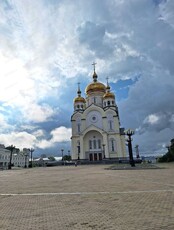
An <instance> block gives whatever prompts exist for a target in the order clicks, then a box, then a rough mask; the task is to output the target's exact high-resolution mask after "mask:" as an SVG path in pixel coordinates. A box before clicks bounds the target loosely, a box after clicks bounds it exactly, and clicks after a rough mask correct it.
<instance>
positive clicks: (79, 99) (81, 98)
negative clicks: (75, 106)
mask: <svg viewBox="0 0 174 230" xmlns="http://www.w3.org/2000/svg"><path fill="white" fill-rule="evenodd" d="M76 102H82V103H85V102H86V101H85V99H84V98H83V97H76V98H75V99H74V103H76Z"/></svg>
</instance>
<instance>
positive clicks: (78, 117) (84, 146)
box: [71, 63, 126, 161]
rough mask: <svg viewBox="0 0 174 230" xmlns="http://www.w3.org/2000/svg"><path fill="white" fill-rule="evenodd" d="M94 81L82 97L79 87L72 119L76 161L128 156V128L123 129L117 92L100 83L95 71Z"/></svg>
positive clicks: (72, 145)
mask: <svg viewBox="0 0 174 230" xmlns="http://www.w3.org/2000/svg"><path fill="white" fill-rule="evenodd" d="M95 64H96V63H93V65H94V73H93V76H92V77H93V82H92V83H90V84H89V85H88V86H87V87H86V89H85V94H86V97H85V98H84V97H82V95H81V90H80V84H78V90H77V97H76V98H75V99H74V112H73V115H72V116H71V124H72V137H71V151H72V160H80V161H104V160H118V159H120V158H125V157H126V146H125V135H124V129H123V128H120V119H119V113H118V107H117V104H116V100H115V95H114V93H112V92H111V90H110V86H109V82H108V79H107V84H106V85H104V84H103V83H101V82H99V81H98V76H97V74H96V71H95Z"/></svg>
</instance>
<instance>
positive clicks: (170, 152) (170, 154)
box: [158, 139, 174, 162]
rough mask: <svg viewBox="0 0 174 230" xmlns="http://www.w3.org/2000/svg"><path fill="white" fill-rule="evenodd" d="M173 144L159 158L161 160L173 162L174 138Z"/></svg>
mask: <svg viewBox="0 0 174 230" xmlns="http://www.w3.org/2000/svg"><path fill="white" fill-rule="evenodd" d="M170 142H171V145H170V146H169V147H168V151H167V153H166V154H165V155H164V156H162V157H160V158H159V160H158V161H159V162H171V161H174V139H172V140H171V141H170Z"/></svg>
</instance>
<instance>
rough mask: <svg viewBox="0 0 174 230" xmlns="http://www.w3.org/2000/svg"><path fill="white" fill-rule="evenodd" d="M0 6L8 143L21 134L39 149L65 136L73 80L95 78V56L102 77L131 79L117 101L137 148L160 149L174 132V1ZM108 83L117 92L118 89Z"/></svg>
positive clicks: (0, 116) (0, 89) (1, 93)
mask: <svg viewBox="0 0 174 230" xmlns="http://www.w3.org/2000/svg"><path fill="white" fill-rule="evenodd" d="M0 5H1V7H0V30H1V37H0V50H1V52H0V65H1V82H2V83H1V84H0V108H1V110H0V123H1V124H2V129H1V130H2V135H5V136H6V135H7V139H8V138H9V140H10V142H13V141H15V140H16V141H17V139H15V138H14V139H13V138H12V136H11V135H12V134H13V136H17V135H19V137H20V135H21V133H23V134H24V137H26V138H25V139H24V141H28V142H29V145H31V144H33V145H35V146H38V148H39V147H42V149H44V148H48V147H50V148H51V146H54V144H55V143H57V142H58V143H61V141H62V143H63V141H67V140H68V138H69V136H70V129H69V128H65V127H64V126H66V127H70V125H71V124H70V122H69V120H70V119H68V117H69V118H70V116H71V115H72V112H73V105H72V103H73V97H75V96H76V91H77V84H76V83H77V82H78V81H80V82H81V88H82V89H84V88H85V86H86V85H85V84H88V82H90V81H91V80H92V79H91V75H92V66H91V63H92V62H93V61H96V62H97V67H96V71H97V74H98V76H99V81H102V82H106V80H105V78H106V77H107V76H109V82H110V84H112V83H116V82H119V81H122V80H123V81H125V80H127V81H129V80H130V81H132V82H133V84H131V85H129V87H128V89H127V91H126V96H125V97H122V98H124V99H122V100H121V101H119V100H118V101H117V103H118V107H119V111H120V118H121V123H122V125H123V126H125V128H129V127H130V126H132V127H130V128H134V129H135V130H138V131H137V132H136V135H135V137H134V139H136V140H137V141H138V143H137V144H139V145H140V148H141V149H142V150H143V149H144V150H145V151H146V150H147V147H148V149H153V150H154V151H156V150H158V149H159V150H160V149H161V148H163V147H161V146H164V143H165V142H168V141H169V140H168V139H170V138H172V135H173V134H172V131H173V128H174V125H173V121H174V119H173V114H174V112H173V111H174V105H173V100H172V95H173V91H174V83H173V75H174V65H173V60H174V44H173V41H174V18H173V10H174V3H173V1H172V0H168V1H165V0H151V1H146V0H141V1H139V0H131V1H126V0H111V1H105V0H96V1H95V2H94V1H93V0H89V1H85V0H82V1H81V0H74V1H73V2H72V1H71V0H61V1H53V0H52V1H42V0H37V1H34V0H30V1H29V0H26V1H25V2H24V1H17V0H14V1H1V3H0ZM113 85H114V86H115V85H116V84H113ZM125 87H126V86H125ZM112 90H113V91H114V92H116V98H117V88H113V89H112ZM71 106H72V107H71ZM70 107H71V108H72V109H71V108H70ZM65 113H66V114H65ZM63 114H65V116H63ZM62 117H63V118H62ZM57 124H58V125H57ZM27 127H28V128H27ZM29 127H30V128H29ZM55 127H57V128H55ZM62 127H64V128H62ZM36 129H38V130H40V131H38V132H37V130H36ZM41 130H42V131H41ZM8 132H11V133H10V134H8ZM154 134H155V138H151V139H150V136H153V135H154ZM8 135H9V136H8ZM30 135H31V136H30ZM5 136H3V139H2V140H4V141H5V143H7V139H6V137H5ZM145 140H146V141H145ZM13 143H14V142H13ZM16 143H17V144H18V143H19V142H18V141H17V142H16ZM26 143H27V142H26ZM10 144H11V143H10ZM17 144H15V145H17ZM141 145H142V147H141Z"/></svg>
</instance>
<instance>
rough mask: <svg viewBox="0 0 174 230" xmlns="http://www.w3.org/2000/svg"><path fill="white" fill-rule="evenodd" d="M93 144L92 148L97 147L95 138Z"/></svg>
mask: <svg viewBox="0 0 174 230" xmlns="http://www.w3.org/2000/svg"><path fill="white" fill-rule="evenodd" d="M93 146H94V149H96V148H97V144H96V140H93Z"/></svg>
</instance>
